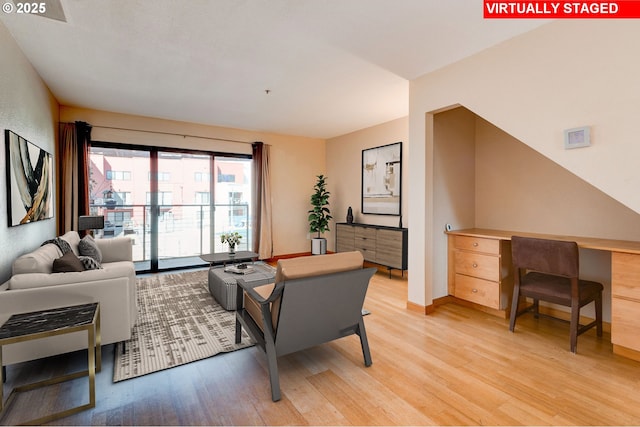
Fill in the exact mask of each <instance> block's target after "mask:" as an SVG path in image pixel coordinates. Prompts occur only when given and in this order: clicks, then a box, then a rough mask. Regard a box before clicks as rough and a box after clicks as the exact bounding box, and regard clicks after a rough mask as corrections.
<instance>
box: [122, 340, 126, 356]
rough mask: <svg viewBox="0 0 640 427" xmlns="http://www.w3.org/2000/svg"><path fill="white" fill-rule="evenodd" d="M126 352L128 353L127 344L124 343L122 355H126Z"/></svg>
mask: <svg viewBox="0 0 640 427" xmlns="http://www.w3.org/2000/svg"><path fill="white" fill-rule="evenodd" d="M126 352H127V342H126V341H122V354H125V353H126Z"/></svg>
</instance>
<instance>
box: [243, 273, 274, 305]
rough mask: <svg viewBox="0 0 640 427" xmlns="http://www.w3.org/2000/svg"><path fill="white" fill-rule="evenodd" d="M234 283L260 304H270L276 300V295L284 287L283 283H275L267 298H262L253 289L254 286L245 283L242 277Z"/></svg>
mask: <svg viewBox="0 0 640 427" xmlns="http://www.w3.org/2000/svg"><path fill="white" fill-rule="evenodd" d="M236 283H237V284H238V286H239V287H240V288H242V290H244V291H245V292H246V293H247V294H248V295H249V296H250V297H251V299H253V300H254V301H256V302H257V303H258V304H260V305H265V304H271V303H272V302H274V301H275V300H277V299H278V297H280V295H281V294H282V290H283V289H284V283H276V286H275V287H274V288H273V291H272V292H271V295H269V298H264V297H263V296H262V295H260V294H259V293H257V292H256V291H255V290H254V289H253V288H254V287H255V286H252V285H249V284H247V283H245V281H244V280H243V279H237V280H236ZM259 286H264V285H259Z"/></svg>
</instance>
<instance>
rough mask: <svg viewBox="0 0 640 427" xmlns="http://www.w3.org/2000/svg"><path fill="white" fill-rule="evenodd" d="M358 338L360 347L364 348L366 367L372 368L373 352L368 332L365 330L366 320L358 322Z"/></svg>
mask: <svg viewBox="0 0 640 427" xmlns="http://www.w3.org/2000/svg"><path fill="white" fill-rule="evenodd" d="M357 334H358V336H359V337H360V345H361V346H362V355H363V356H364V366H371V364H372V363H373V361H372V360H371V352H370V351H369V341H368V340H367V331H366V330H365V329H364V320H362V318H360V321H359V322H358V331H357Z"/></svg>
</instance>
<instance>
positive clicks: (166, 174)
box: [148, 172, 171, 181]
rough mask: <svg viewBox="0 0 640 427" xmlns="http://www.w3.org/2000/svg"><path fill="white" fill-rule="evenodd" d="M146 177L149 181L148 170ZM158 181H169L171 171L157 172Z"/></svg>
mask: <svg viewBox="0 0 640 427" xmlns="http://www.w3.org/2000/svg"><path fill="white" fill-rule="evenodd" d="M148 178H149V181H151V172H149V174H148ZM158 181H171V172H158Z"/></svg>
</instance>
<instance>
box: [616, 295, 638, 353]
mask: <svg viewBox="0 0 640 427" xmlns="http://www.w3.org/2000/svg"><path fill="white" fill-rule="evenodd" d="M639 328H640V303H638V302H635V301H629V300H626V299H622V298H616V297H615V296H614V297H613V298H611V342H612V343H613V344H615V345H619V346H622V347H626V348H630V349H632V350H635V351H640V335H638V329H639Z"/></svg>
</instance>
